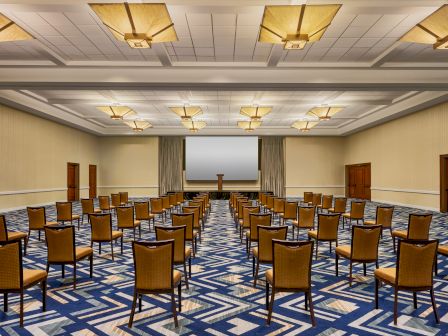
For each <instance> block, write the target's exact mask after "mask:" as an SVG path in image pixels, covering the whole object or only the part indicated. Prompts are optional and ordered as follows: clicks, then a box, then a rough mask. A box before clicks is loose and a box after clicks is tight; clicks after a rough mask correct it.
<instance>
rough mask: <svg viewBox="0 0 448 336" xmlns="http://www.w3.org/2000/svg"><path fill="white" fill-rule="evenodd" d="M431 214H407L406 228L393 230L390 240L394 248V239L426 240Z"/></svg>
mask: <svg viewBox="0 0 448 336" xmlns="http://www.w3.org/2000/svg"><path fill="white" fill-rule="evenodd" d="M431 221H432V214H409V219H408V229H407V230H393V231H392V241H393V243H394V252H395V251H396V249H395V239H396V238H401V239H416V240H428V239H429V228H430V226H431Z"/></svg>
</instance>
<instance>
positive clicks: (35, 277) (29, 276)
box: [23, 269, 47, 287]
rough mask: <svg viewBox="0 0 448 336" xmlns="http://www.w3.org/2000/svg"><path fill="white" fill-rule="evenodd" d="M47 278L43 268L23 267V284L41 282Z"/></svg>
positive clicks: (25, 285)
mask: <svg viewBox="0 0 448 336" xmlns="http://www.w3.org/2000/svg"><path fill="white" fill-rule="evenodd" d="M46 278H47V272H45V271H44V270H35V269H23V286H24V287H27V286H28V285H31V284H33V283H36V282H41V281H43V280H45V279H46Z"/></svg>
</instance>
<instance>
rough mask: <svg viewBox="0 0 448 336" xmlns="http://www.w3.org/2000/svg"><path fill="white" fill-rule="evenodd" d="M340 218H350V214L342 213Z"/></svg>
mask: <svg viewBox="0 0 448 336" xmlns="http://www.w3.org/2000/svg"><path fill="white" fill-rule="evenodd" d="M342 217H345V218H350V212H346V213H343V214H342Z"/></svg>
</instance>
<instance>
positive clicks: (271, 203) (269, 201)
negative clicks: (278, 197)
mask: <svg viewBox="0 0 448 336" xmlns="http://www.w3.org/2000/svg"><path fill="white" fill-rule="evenodd" d="M274 198H275V197H274V195H268V196H267V197H266V208H268V209H272V208H273V207H274Z"/></svg>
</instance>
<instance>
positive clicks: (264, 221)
mask: <svg viewBox="0 0 448 336" xmlns="http://www.w3.org/2000/svg"><path fill="white" fill-rule="evenodd" d="M271 222H272V215H271V214H270V213H266V214H259V213H257V214H254V213H250V214H249V225H250V239H251V240H258V229H257V226H259V225H261V226H271Z"/></svg>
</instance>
